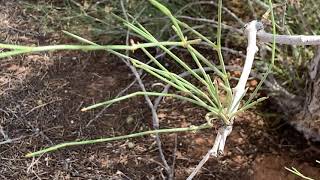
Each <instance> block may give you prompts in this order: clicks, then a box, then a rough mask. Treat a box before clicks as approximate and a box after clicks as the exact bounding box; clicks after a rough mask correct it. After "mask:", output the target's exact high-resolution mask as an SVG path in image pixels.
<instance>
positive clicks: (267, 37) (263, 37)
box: [257, 30, 320, 46]
mask: <svg viewBox="0 0 320 180" xmlns="http://www.w3.org/2000/svg"><path fill="white" fill-rule="evenodd" d="M257 36H258V39H259V40H260V41H261V42H272V41H273V34H271V33H267V32H265V31H264V30H261V31H259V32H258V33H257ZM275 39H276V43H277V44H287V45H300V46H306V45H320V36H315V35H310V36H305V35H275Z"/></svg>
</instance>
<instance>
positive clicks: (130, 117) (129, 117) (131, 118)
mask: <svg viewBox="0 0 320 180" xmlns="http://www.w3.org/2000/svg"><path fill="white" fill-rule="evenodd" d="M126 122H127V124H131V123H133V122H134V118H133V117H132V116H128V117H127V120H126Z"/></svg>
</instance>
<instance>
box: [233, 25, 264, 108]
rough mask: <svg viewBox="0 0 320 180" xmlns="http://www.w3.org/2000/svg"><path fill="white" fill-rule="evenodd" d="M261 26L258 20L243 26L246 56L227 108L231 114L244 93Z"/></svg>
mask: <svg viewBox="0 0 320 180" xmlns="http://www.w3.org/2000/svg"><path fill="white" fill-rule="evenodd" d="M261 28H262V24H261V23H260V22H257V21H256V20H254V21H251V22H250V23H248V24H247V26H246V27H245V34H246V35H247V37H248V46H247V56H246V60H245V63H244V67H243V70H242V73H241V76H240V79H239V82H238V84H237V86H236V87H235V88H234V96H233V100H232V103H231V107H230V109H229V114H233V113H234V112H236V111H237V110H238V107H239V104H240V103H239V102H240V100H241V98H242V97H243V95H244V93H245V86H246V83H247V81H248V78H249V75H250V72H251V68H252V64H253V60H254V55H255V54H256V52H257V51H258V47H257V32H258V30H260V29H261Z"/></svg>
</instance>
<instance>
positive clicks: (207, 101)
mask: <svg viewBox="0 0 320 180" xmlns="http://www.w3.org/2000/svg"><path fill="white" fill-rule="evenodd" d="M149 1H150V3H151V4H152V5H154V6H155V7H156V8H157V9H159V10H160V11H161V12H162V13H163V14H165V15H166V16H167V17H168V18H170V20H171V23H172V29H173V30H174V32H175V33H176V35H177V37H178V38H179V40H178V41H165V42H162V41H158V40H157V39H156V38H155V37H154V36H153V35H152V34H151V33H150V32H149V31H148V30H147V29H145V28H144V27H143V25H141V24H139V23H138V22H135V23H131V22H129V21H127V20H124V19H122V18H120V17H118V16H116V18H117V19H118V20H120V21H121V22H122V23H123V24H124V26H126V27H127V28H129V29H130V30H131V31H133V32H134V33H136V34H137V35H138V36H139V37H141V38H143V39H142V40H141V42H142V41H143V42H144V43H140V42H138V41H131V44H130V45H98V44H96V43H94V42H91V41H89V40H87V39H84V38H82V37H79V36H77V35H74V34H72V33H70V32H66V31H65V33H66V34H67V35H70V36H71V37H73V38H76V39H77V40H79V41H81V42H82V43H87V44H89V45H52V46H40V47H30V46H21V45H9V44H0V48H3V49H7V50H9V51H4V52H2V53H0V58H3V57H7V56H13V55H18V54H26V53H34V52H42V51H55V50H85V51H97V50H105V51H107V52H109V53H111V54H114V55H117V56H119V57H121V58H124V59H127V60H129V61H130V62H131V64H132V65H133V66H135V67H136V68H138V69H143V70H144V71H145V72H147V73H149V74H150V75H152V76H154V77H155V78H157V79H159V80H161V81H163V82H164V83H166V84H169V85H170V86H172V87H173V88H175V91H174V92H173V93H161V92H143V91H141V92H134V93H132V94H128V95H125V96H122V97H119V98H115V99H111V100H107V101H104V102H101V103H97V104H94V105H91V106H88V107H85V108H83V109H82V111H89V110H91V109H95V108H99V107H103V106H107V105H110V104H113V103H116V102H119V101H122V100H125V99H128V98H132V97H135V96H145V95H147V96H163V97H173V98H177V99H180V100H183V101H187V102H189V103H192V104H194V105H196V106H198V107H199V108H204V109H206V110H207V114H206V115H205V117H204V122H203V124H202V125H200V126H191V127H188V128H172V129H159V130H151V131H145V132H140V133H135V134H130V135H125V136H118V137H111V138H101V139H95V140H85V141H76V142H67V143H62V144H58V145H56V146H52V147H49V148H45V149H43V150H40V151H37V152H33V153H29V154H27V157H30V156H36V155H39V154H43V153H46V152H49V151H53V150H57V149H60V148H63V147H68V146H75V145H83V144H93V143H99V142H106V141H114V140H121V139H127V138H133V137H138V136H142V135H147V134H154V133H170V132H181V131H195V130H200V129H206V128H210V127H212V126H213V124H214V123H217V122H218V121H221V122H222V123H223V124H224V126H225V127H231V129H229V130H228V132H227V134H224V135H223V133H222V135H221V136H223V138H222V139H221V137H220V136H219V137H220V139H219V140H218V141H217V139H216V141H217V142H218V143H217V142H216V144H217V147H216V149H217V150H220V151H223V147H224V143H225V139H226V136H228V134H229V133H230V132H231V130H232V124H233V119H234V117H235V116H236V115H237V113H239V112H243V111H245V110H247V109H248V108H251V107H253V106H254V105H255V104H257V103H258V102H260V101H262V100H264V99H265V98H260V99H258V100H256V101H253V102H251V101H252V99H253V98H254V96H255V95H256V92H257V90H256V91H254V93H253V94H251V96H250V98H249V100H248V101H247V102H246V103H244V105H243V106H240V105H241V103H240V102H241V100H242V99H243V97H244V96H245V94H246V90H245V87H244V85H245V83H246V81H247V78H248V77H240V80H239V83H240V82H241V83H242V84H241V87H240V85H239V84H238V85H237V86H236V87H235V88H234V89H232V88H231V86H230V82H229V74H228V73H227V71H226V68H225V65H224V60H223V55H222V52H221V11H222V10H221V7H222V0H219V8H218V28H217V35H216V37H217V40H216V42H212V41H211V40H210V39H209V38H207V37H205V36H204V35H202V34H201V33H200V32H198V31H196V30H195V29H193V28H192V27H190V26H189V25H188V24H186V23H184V22H182V21H180V20H178V19H176V18H175V17H174V16H173V15H172V13H171V12H170V10H169V9H167V8H166V7H165V6H163V5H162V4H160V3H159V2H157V1H156V0H149ZM248 26H249V28H250V27H252V28H253V29H256V28H255V27H256V26H257V23H256V22H255V23H251V24H249V25H248ZM185 31H188V32H189V33H192V37H195V38H192V39H189V38H188V37H187V36H186V35H185V34H184V33H183V32H185ZM201 42H204V43H202V44H205V45H207V46H210V47H211V48H212V50H213V52H216V53H217V57H218V59H219V64H214V63H213V61H211V60H209V59H207V58H206V57H205V55H203V54H201V53H200V52H199V51H198V50H197V48H196V46H197V45H198V44H200V43H201ZM170 46H179V47H180V48H184V49H186V50H187V51H188V52H189V54H190V57H191V58H192V60H193V62H194V64H193V65H196V66H197V71H195V70H194V69H192V68H191V65H190V64H187V63H186V62H185V61H184V60H183V59H182V58H181V57H179V54H175V53H174V52H173V51H171V50H170V48H169V47H170ZM150 48H159V49H161V50H162V51H163V52H165V53H166V54H167V55H168V57H169V58H170V59H171V60H172V61H174V62H176V63H177V64H178V65H179V66H181V67H182V68H184V69H185V71H186V72H188V73H189V74H190V76H191V77H192V78H194V79H196V80H197V81H198V82H196V83H192V82H194V81H192V82H191V81H190V80H187V79H185V78H183V77H181V76H179V75H178V74H177V73H175V72H172V71H170V70H168V69H167V68H166V67H165V66H164V65H163V63H161V62H159V60H157V59H156V58H155V55H154V54H153V53H151V51H150ZM138 49H140V50H141V51H142V52H143V53H144V54H145V55H146V56H147V57H148V59H149V60H150V62H152V63H144V62H143V61H140V60H138V59H135V58H133V57H130V56H129V55H128V54H127V53H125V51H128V50H130V51H135V50H138ZM254 53H255V52H254ZM253 56H254V54H253ZM250 57H251V56H250ZM251 58H253V57H251ZM252 61H253V59H252ZM251 65H252V63H251ZM251 65H248V67H249V73H250V69H251ZM208 69H210V72H211V73H209V71H207V70H208ZM245 76H246V75H245ZM247 76H249V74H248V73H247ZM218 82H219V83H218ZM242 86H243V87H242ZM260 86H261V85H259V86H258V88H259V87H260ZM239 88H240V89H241V88H242V89H243V90H242V89H241V90H239ZM239 107H240V108H239ZM218 135H219V133H218ZM217 138H218V136H217ZM220 141H222V142H220ZM220 143H221V144H220Z"/></svg>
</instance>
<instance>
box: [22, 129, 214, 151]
mask: <svg viewBox="0 0 320 180" xmlns="http://www.w3.org/2000/svg"><path fill="white" fill-rule="evenodd" d="M208 128H211V126H210V125H209V124H203V125H200V126H190V127H186V128H172V129H159V130H151V131H144V132H139V133H134V134H129V135H124V136H116V137H110V138H100V139H93V140H84V141H73V142H66V143H61V144H58V145H55V146H51V147H48V148H45V149H42V150H40V151H36V152H32V153H28V154H27V155H26V157H34V156H38V155H41V154H44V153H48V152H51V151H56V150H58V149H61V148H65V147H70V146H78V145H87V144H95V143H103V142H110V141H116V140H124V139H129V138H134V137H140V136H145V135H150V134H157V133H159V134H160V133H176V132H185V131H198V130H202V129H208Z"/></svg>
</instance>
